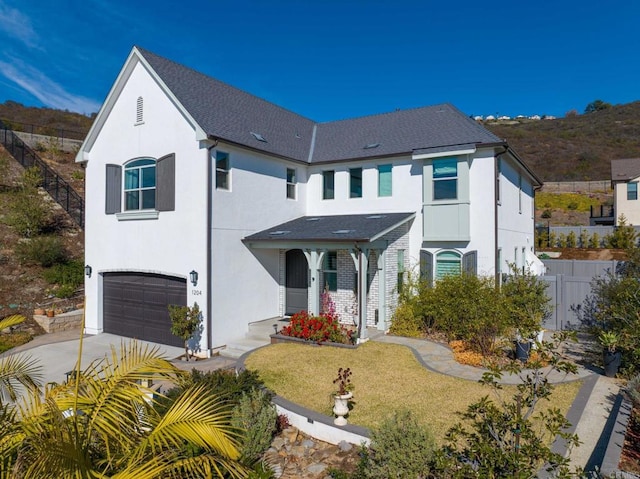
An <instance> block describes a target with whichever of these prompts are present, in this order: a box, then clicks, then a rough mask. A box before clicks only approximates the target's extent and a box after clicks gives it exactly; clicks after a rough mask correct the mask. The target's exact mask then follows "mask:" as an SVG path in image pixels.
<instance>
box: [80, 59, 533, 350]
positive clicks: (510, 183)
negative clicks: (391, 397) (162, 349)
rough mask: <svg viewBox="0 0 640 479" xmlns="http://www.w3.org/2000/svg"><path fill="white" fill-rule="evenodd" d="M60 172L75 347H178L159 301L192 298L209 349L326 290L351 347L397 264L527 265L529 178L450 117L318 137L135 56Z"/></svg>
mask: <svg viewBox="0 0 640 479" xmlns="http://www.w3.org/2000/svg"><path fill="white" fill-rule="evenodd" d="M336 116H340V113H339V112H336ZM76 161H78V162H82V163H85V164H86V191H87V195H86V230H85V237H86V240H85V241H86V247H85V261H86V264H87V271H88V275H87V276H86V278H85V294H86V302H85V305H86V306H85V308H86V309H85V311H86V331H87V332H88V333H92V334H95V333H100V332H103V331H104V332H109V333H115V334H119V335H123V336H129V337H136V338H140V339H145V340H149V341H154V342H159V343H166V344H175V345H181V344H182V341H181V340H180V338H177V337H174V336H172V335H171V333H170V319H169V315H168V310H167V305H168V304H178V305H189V306H191V305H193V304H194V303H195V302H197V303H198V305H199V306H200V310H201V311H202V318H203V323H202V331H201V332H200V335H199V338H198V339H199V347H200V348H201V349H202V350H203V351H211V350H214V349H219V348H224V347H225V345H227V344H229V343H230V341H232V340H235V339H238V338H241V337H243V336H244V334H245V333H246V332H247V330H248V325H249V324H250V323H252V322H255V321H259V320H264V319H267V318H274V317H281V316H285V315H290V314H292V313H295V312H297V311H300V310H309V311H310V312H312V313H318V312H319V311H320V308H321V296H322V294H323V292H326V294H328V295H330V296H331V297H332V299H333V301H334V303H335V305H336V312H337V314H338V315H339V317H340V320H341V321H343V322H346V323H349V324H356V325H358V326H360V330H361V331H362V332H361V334H362V335H366V327H364V326H369V327H374V328H378V329H379V330H382V331H385V330H387V329H388V328H389V325H390V323H391V318H392V315H393V312H394V309H395V306H396V304H397V297H398V291H400V290H401V289H402V288H403V285H404V282H405V281H406V278H407V274H408V272H409V270H411V269H413V268H415V272H416V274H420V275H421V276H422V277H423V278H424V279H425V280H427V281H432V280H435V279H438V278H442V277H443V276H445V275H452V274H461V273H462V272H463V271H464V272H468V273H471V274H479V275H484V276H492V277H496V278H500V277H501V274H502V272H508V271H509V264H510V263H513V264H515V265H516V266H517V267H521V268H524V267H526V266H532V267H533V268H534V269H536V268H538V267H540V266H541V263H540V261H539V260H538V259H537V258H536V257H535V255H534V251H533V244H534V201H533V198H534V191H535V190H536V189H537V188H539V187H540V186H541V182H540V180H539V179H538V177H537V176H536V175H535V174H534V173H533V171H532V170H531V169H530V168H529V167H528V166H527V165H526V164H525V163H524V162H523V161H522V160H521V159H520V157H519V156H518V155H517V154H516V153H515V152H514V151H513V149H511V147H510V146H509V145H508V144H507V142H506V141H504V140H502V139H500V138H499V137H497V136H495V135H494V134H493V133H491V132H490V131H488V130H487V129H485V128H484V127H483V126H482V125H479V124H478V123H476V122H475V121H473V119H471V118H469V117H467V116H466V115H465V114H463V113H462V112H460V111H459V110H458V109H456V108H455V107H454V106H452V105H450V104H441V105H435V106H429V107H424V108H416V109H412V110H401V111H394V112H391V113H384V114H378V115H372V116H367V117H362V118H354V119H348V120H342V121H330V122H323V123H318V122H316V121H313V120H311V119H309V118H305V117H303V116H301V115H299V114H297V113H294V112H291V111H289V110H286V109H284V108H282V107H280V106H278V105H275V104H273V103H269V102H267V101H265V100H263V99H261V98H258V97H256V96H253V95H251V94H249V93H246V92H244V91H242V90H239V89H237V88H234V87H232V86H230V85H227V84H225V83H222V82H221V81H219V80H216V79H214V78H211V77H208V76H206V75H204V74H202V73H199V72H197V71H195V70H192V69H190V68H188V67H186V66H183V65H180V64H178V63H175V62H173V61H171V60H168V59H166V58H163V57H160V56H158V55H156V54H154V53H151V52H149V51H146V50H143V49H142V48H138V47H134V48H133V50H132V51H131V53H130V54H129V56H128V58H127V60H126V62H125V63H124V65H123V67H122V70H121V71H120V73H119V75H118V77H117V79H116V81H115V83H114V85H113V86H112V88H111V90H110V92H109V94H108V96H107V98H106V100H105V102H104V104H103V106H102V108H101V109H100V112H99V113H98V115H97V117H96V119H95V122H94V124H93V126H92V127H91V130H90V131H89V133H88V135H87V137H86V139H85V141H84V143H83V145H82V147H81V148H80V151H79V152H78V155H77V158H76ZM540 271H541V270H540Z"/></svg>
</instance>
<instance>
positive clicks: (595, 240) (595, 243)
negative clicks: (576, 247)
mask: <svg viewBox="0 0 640 479" xmlns="http://www.w3.org/2000/svg"><path fill="white" fill-rule="evenodd" d="M589 248H600V235H599V234H598V233H595V232H594V233H593V235H592V236H591V239H590V240H589Z"/></svg>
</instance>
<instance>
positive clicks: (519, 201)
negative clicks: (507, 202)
mask: <svg viewBox="0 0 640 479" xmlns="http://www.w3.org/2000/svg"><path fill="white" fill-rule="evenodd" d="M518 212H519V213H521V214H522V175H518Z"/></svg>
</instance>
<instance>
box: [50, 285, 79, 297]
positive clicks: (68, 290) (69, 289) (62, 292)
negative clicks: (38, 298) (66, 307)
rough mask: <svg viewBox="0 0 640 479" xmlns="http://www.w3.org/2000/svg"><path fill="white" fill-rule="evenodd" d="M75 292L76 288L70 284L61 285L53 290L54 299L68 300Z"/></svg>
mask: <svg viewBox="0 0 640 479" xmlns="http://www.w3.org/2000/svg"><path fill="white" fill-rule="evenodd" d="M75 292H76V288H74V287H73V286H71V285H70V284H63V285H62V286H60V287H58V289H56V290H55V295H56V298H63V299H64V298H70V297H71V296H73V295H74V293H75Z"/></svg>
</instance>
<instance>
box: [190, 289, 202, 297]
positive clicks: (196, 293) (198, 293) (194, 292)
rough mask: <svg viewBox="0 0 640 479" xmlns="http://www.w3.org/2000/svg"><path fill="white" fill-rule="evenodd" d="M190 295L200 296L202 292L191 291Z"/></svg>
mask: <svg viewBox="0 0 640 479" xmlns="http://www.w3.org/2000/svg"><path fill="white" fill-rule="evenodd" d="M191 294H193V295H194V296H202V291H200V290H199V289H192V290H191Z"/></svg>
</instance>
